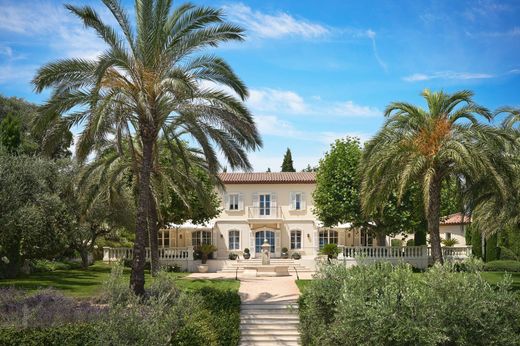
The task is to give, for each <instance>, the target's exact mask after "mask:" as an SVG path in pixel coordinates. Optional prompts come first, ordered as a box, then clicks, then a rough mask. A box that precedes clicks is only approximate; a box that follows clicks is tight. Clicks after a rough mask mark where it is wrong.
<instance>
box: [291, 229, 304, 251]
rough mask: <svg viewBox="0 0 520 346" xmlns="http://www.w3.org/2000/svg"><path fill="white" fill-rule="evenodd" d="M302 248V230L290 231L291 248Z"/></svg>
mask: <svg viewBox="0 0 520 346" xmlns="http://www.w3.org/2000/svg"><path fill="white" fill-rule="evenodd" d="M301 248H302V231H300V230H293V231H291V250H294V249H301Z"/></svg>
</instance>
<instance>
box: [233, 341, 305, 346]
mask: <svg viewBox="0 0 520 346" xmlns="http://www.w3.org/2000/svg"><path fill="white" fill-rule="evenodd" d="M298 345H300V343H299V342H298V341H283V342H272V341H249V342H247V343H239V346H298Z"/></svg>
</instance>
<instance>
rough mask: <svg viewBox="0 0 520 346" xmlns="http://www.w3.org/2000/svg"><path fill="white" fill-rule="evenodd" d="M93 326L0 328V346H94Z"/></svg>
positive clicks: (94, 328) (95, 335) (95, 333)
mask: <svg viewBox="0 0 520 346" xmlns="http://www.w3.org/2000/svg"><path fill="white" fill-rule="evenodd" d="M96 339H97V326H96V325H95V324H67V325H63V326H59V327H51V328H23V329H14V328H0V345H10V346H41V345H46V346H54V345H55V346H61V345H67V346H76V345H77V346H83V345H95V344H96Z"/></svg>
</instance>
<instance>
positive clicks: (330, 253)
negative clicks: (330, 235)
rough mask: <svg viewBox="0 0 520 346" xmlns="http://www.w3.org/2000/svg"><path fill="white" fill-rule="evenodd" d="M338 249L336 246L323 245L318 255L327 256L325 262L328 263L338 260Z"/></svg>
mask: <svg viewBox="0 0 520 346" xmlns="http://www.w3.org/2000/svg"><path fill="white" fill-rule="evenodd" d="M339 252H340V249H339V248H338V245H336V244H325V246H323V248H322V249H321V250H320V254H322V255H326V256H327V261H328V262H329V263H330V262H331V260H332V259H333V258H338V255H339Z"/></svg>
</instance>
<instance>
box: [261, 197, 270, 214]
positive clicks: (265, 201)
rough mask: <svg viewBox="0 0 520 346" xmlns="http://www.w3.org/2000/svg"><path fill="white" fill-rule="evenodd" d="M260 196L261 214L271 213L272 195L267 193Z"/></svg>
mask: <svg viewBox="0 0 520 346" xmlns="http://www.w3.org/2000/svg"><path fill="white" fill-rule="evenodd" d="M259 197H260V215H271V195H270V194H268V193H266V194H262V195H260V196H259Z"/></svg>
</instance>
